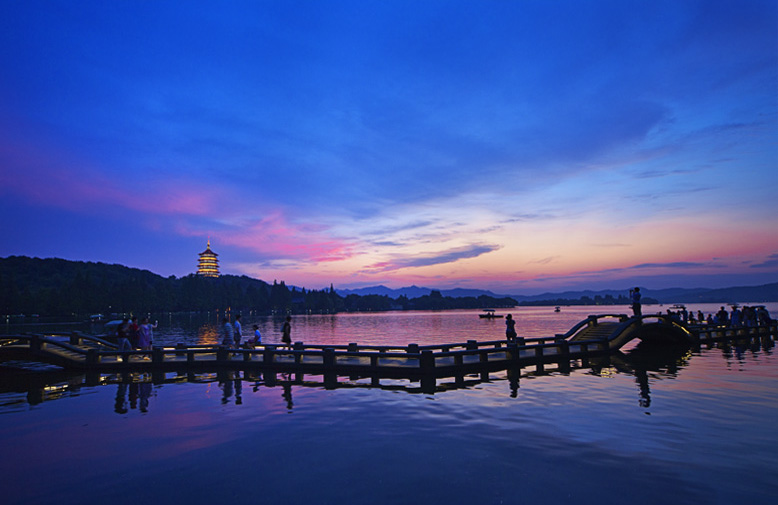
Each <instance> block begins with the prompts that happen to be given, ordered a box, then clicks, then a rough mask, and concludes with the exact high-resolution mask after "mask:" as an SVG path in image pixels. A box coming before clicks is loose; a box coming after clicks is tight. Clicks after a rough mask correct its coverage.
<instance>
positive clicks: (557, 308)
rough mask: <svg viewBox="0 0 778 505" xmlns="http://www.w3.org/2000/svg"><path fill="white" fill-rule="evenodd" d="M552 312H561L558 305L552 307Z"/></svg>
mask: <svg viewBox="0 0 778 505" xmlns="http://www.w3.org/2000/svg"><path fill="white" fill-rule="evenodd" d="M554 312H562V310H561V309H560V308H559V307H554Z"/></svg>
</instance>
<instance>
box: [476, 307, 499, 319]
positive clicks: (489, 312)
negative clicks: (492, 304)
mask: <svg viewBox="0 0 778 505" xmlns="http://www.w3.org/2000/svg"><path fill="white" fill-rule="evenodd" d="M478 317H480V318H481V319H499V318H501V317H504V316H503V315H502V314H495V313H494V309H484V313H483V314H478Z"/></svg>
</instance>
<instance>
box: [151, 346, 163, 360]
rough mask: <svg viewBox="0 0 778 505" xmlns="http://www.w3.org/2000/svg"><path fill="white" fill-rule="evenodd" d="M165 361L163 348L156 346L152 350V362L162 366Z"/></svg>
mask: <svg viewBox="0 0 778 505" xmlns="http://www.w3.org/2000/svg"><path fill="white" fill-rule="evenodd" d="M164 360H165V354H164V353H163V352H162V348H161V347H158V346H154V347H153V348H152V350H151V362H152V363H154V364H155V365H160V364H162V362H163V361H164Z"/></svg>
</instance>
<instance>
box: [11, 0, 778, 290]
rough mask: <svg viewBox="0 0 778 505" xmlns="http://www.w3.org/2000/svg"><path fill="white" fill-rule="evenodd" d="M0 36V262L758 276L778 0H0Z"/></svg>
mask: <svg viewBox="0 0 778 505" xmlns="http://www.w3.org/2000/svg"><path fill="white" fill-rule="evenodd" d="M0 28H2V30H0V43H1V44H2V46H0V47H2V49H0V63H2V66H3V68H4V72H3V73H2V75H0V196H2V199H0V205H1V206H2V212H3V215H4V216H5V218H4V219H3V220H2V221H0V231H2V233H3V236H4V237H6V239H5V240H3V243H2V245H0V256H8V255H28V256H38V257H62V258H66V259H72V260H86V261H101V262H106V263H121V264H126V265H128V266H133V267H138V268H145V269H149V270H151V271H153V272H156V273H159V274H161V275H177V276H181V275H187V274H189V273H191V272H193V271H194V270H195V268H196V259H197V253H198V252H201V251H202V250H203V249H204V246H205V242H206V240H207V239H208V238H209V237H210V239H211V243H212V246H213V249H214V250H216V251H217V252H218V253H219V255H220V256H219V257H220V260H221V267H222V271H223V272H226V273H233V274H246V275H250V276H252V277H257V278H261V279H263V280H267V281H272V280H274V279H277V280H285V281H286V282H287V283H290V284H295V285H300V286H306V287H309V288H319V287H323V286H329V285H330V284H331V283H334V284H335V286H336V287H343V288H348V287H360V286H368V285H375V284H384V285H387V286H391V287H401V286H405V285H410V284H417V285H423V286H428V287H440V288H450V287H473V288H485V289H492V290H495V291H497V292H508V293H517V294H524V293H534V292H541V291H548V290H560V289H573V288H606V287H607V288H621V287H627V286H629V285H632V284H639V285H644V286H647V287H655V288H656V287H675V286H681V287H698V286H703V287H718V286H729V285H755V284H762V283H767V282H776V281H778V233H776V228H775V222H776V218H777V217H778V203H776V198H775V195H776V190H778V176H776V167H778V142H777V141H778V115H777V113H778V4H776V3H775V2H772V1H765V2H762V1H737V2H735V1H732V2H717V1H700V2H693V1H681V2H677V1H675V2H661V1H660V2H656V1H654V2H643V1H614V2H606V1H597V2H572V1H571V2H564V1H561V2H540V1H479V2H475V1H471V2H452V1H445V2H444V1H422V2H419V1H415V2H410V1H409V2H403V1H384V2H377V1H359V2H349V1H336V2H324V1H312V0H311V1H300V2H288V1H285V2H223V3H218V4H217V3H213V2H169V1H168V2H165V1H160V2H140V1H138V2H121V1H118V2H89V1H87V2H36V1H31V2H11V1H9V2H3V3H0Z"/></svg>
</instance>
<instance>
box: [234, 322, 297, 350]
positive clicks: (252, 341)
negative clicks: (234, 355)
mask: <svg viewBox="0 0 778 505" xmlns="http://www.w3.org/2000/svg"><path fill="white" fill-rule="evenodd" d="M242 339H243V327H242V326H241V316H240V314H238V315H237V316H235V324H232V323H230V320H229V319H227V318H226V317H224V318H222V341H221V344H222V345H223V346H226V347H235V348H237V347H240V345H241V340H242ZM281 341H282V342H283V343H284V345H285V346H286V347H287V348H289V349H291V348H292V317H291V316H286V321H284V325H283V327H282V328H281ZM261 343H262V333H260V331H259V326H257V325H256V324H255V325H254V336H253V337H252V338H249V339H248V340H246V342H245V346H246V347H254V346H257V345H259V344H261Z"/></svg>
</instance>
